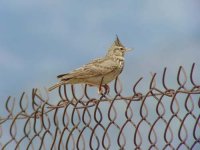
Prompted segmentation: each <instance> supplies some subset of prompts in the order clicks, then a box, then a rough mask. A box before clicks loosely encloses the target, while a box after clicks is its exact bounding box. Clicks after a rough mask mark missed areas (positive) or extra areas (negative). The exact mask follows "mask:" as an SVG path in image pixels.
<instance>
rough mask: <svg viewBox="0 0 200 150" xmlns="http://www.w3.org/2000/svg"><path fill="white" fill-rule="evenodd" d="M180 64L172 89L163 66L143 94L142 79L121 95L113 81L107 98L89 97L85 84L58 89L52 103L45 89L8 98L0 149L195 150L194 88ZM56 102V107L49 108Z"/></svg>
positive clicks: (197, 112) (197, 95)
mask: <svg viewBox="0 0 200 150" xmlns="http://www.w3.org/2000/svg"><path fill="white" fill-rule="evenodd" d="M194 70H195V64H193V65H192V67H191V70H190V73H189V75H187V73H186V71H185V69H184V68H183V67H182V66H180V67H179V69H178V72H177V77H176V81H177V83H176V84H177V88H176V89H175V88H170V87H169V86H168V85H167V79H166V75H167V68H164V71H163V73H162V80H161V82H159V83H161V85H162V87H160V86H159V87H157V82H158V81H157V80H156V76H157V75H156V74H152V78H151V80H150V82H149V88H148V89H147V91H146V92H140V91H139V90H138V89H139V88H138V87H139V86H141V85H144V84H145V85H146V83H143V82H142V81H143V78H140V79H138V81H136V82H135V84H134V85H133V86H132V94H130V95H129V96H124V94H123V90H124V89H123V87H122V83H121V82H120V80H119V79H116V80H115V83H114V87H113V91H112V92H113V93H114V94H112V95H110V94H107V91H105V94H102V95H97V96H94V95H92V94H91V92H89V91H90V89H89V87H87V85H85V86H83V87H82V91H80V90H75V87H74V86H73V85H64V86H62V87H60V88H59V89H58V94H57V97H56V98H55V97H54V98H52V99H54V100H53V102H54V103H52V100H51V98H50V97H49V93H48V92H47V91H45V92H43V93H42V92H41V91H40V90H38V89H33V90H32V93H31V97H28V96H27V93H25V92H24V93H22V95H21V97H20V98H19V100H17V99H16V98H12V97H10V96H9V97H8V98H7V100H6V102H5V107H4V106H3V105H1V109H2V110H4V113H3V114H0V149H16V150H17V149H42V150H45V149H54V150H57V149H86V150H87V149H199V148H200V85H199V83H197V82H196V81H195V79H194ZM55 102H57V104H55Z"/></svg>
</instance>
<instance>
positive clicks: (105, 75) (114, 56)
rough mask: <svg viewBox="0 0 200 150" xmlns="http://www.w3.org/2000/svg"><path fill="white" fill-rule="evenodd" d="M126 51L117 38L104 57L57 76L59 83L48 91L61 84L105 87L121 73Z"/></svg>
mask: <svg viewBox="0 0 200 150" xmlns="http://www.w3.org/2000/svg"><path fill="white" fill-rule="evenodd" d="M128 50H129V49H127V48H125V47H124V46H123V45H122V43H121V42H120V40H119V38H118V37H117V38H116V40H115V41H114V43H113V44H112V46H111V47H110V48H109V49H108V52H107V54H106V56H105V57H102V58H98V59H95V60H93V61H91V62H90V63H88V64H86V65H84V66H82V67H80V68H78V69H75V70H74V71H72V72H70V73H66V74H61V75H58V76H57V78H58V79H59V82H58V83H56V84H55V85H54V86H52V87H50V88H49V91H51V90H53V89H55V88H57V87H59V86H61V85H63V84H79V83H85V84H88V85H92V86H99V85H100V84H101V85H107V84H108V83H109V82H111V81H112V80H114V79H115V78H116V77H117V76H118V75H119V74H120V73H121V71H122V69H123V67H124V53H125V52H126V51H128Z"/></svg>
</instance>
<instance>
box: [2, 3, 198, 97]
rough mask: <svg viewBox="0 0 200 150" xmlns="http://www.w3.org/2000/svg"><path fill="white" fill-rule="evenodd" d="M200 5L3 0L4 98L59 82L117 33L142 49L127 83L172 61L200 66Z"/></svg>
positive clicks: (132, 59)
mask: <svg viewBox="0 0 200 150" xmlns="http://www.w3.org/2000/svg"><path fill="white" fill-rule="evenodd" d="M199 8H200V2H199V1H198V0H191V1H188V0H176V1H174V0H163V1H160V0H151V1H141V0H125V1H122V0H121V1H120V0H110V1H105V0H102V1H88V0H86V1H76V0H75V1H72V0H66V1H63V0H58V1H53V0H48V1H47V0H43V1H41V0H34V1H33V0H30V1H27V0H18V1H14V0H10V1H7V0H2V1H1V2H0V72H1V73H0V91H1V92H0V96H1V99H5V98H7V96H8V95H14V96H15V95H19V93H21V92H22V91H24V90H30V89H31V88H33V87H39V88H41V87H49V86H51V85H52V84H53V83H55V82H56V75H58V74H61V73H65V72H69V71H71V70H73V69H75V68H77V67H80V66H81V65H82V64H84V63H87V62H89V61H90V60H91V59H94V58H96V57H100V56H103V55H105V53H106V49H107V48H108V47H109V46H110V45H111V44H112V42H113V40H114V39H115V35H116V34H118V36H119V37H120V39H121V41H122V43H124V45H125V46H127V47H131V48H134V51H133V52H130V53H129V54H127V55H126V67H125V70H124V72H123V74H122V77H121V78H122V80H123V81H124V82H126V80H125V79H126V78H130V80H131V81H133V82H132V83H134V82H135V81H136V80H137V79H138V78H139V77H140V76H149V75H150V72H160V73H161V71H162V70H163V68H164V67H165V66H167V67H168V68H169V70H170V72H172V73H173V72H174V73H175V72H176V71H177V68H178V66H179V65H183V66H185V67H186V68H190V66H191V65H192V63H193V62H196V63H197V66H200V61H199V58H200V57H199V56H200V30H199V29H200V17H199V14H200V9H199ZM198 64H199V65H198ZM127 82H128V81H127Z"/></svg>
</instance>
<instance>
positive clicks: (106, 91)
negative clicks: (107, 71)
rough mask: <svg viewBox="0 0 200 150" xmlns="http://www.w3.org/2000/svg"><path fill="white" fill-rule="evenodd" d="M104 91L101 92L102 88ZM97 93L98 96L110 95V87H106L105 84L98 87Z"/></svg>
mask: <svg viewBox="0 0 200 150" xmlns="http://www.w3.org/2000/svg"><path fill="white" fill-rule="evenodd" d="M102 87H103V88H104V89H105V91H104V90H103V88H102ZM98 93H99V94H100V95H102V94H109V93H110V87H109V86H108V85H107V84H105V85H100V86H99V89H98Z"/></svg>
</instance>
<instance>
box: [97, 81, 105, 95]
mask: <svg viewBox="0 0 200 150" xmlns="http://www.w3.org/2000/svg"><path fill="white" fill-rule="evenodd" d="M103 78H104V77H102V78H101V82H100V84H99V89H98V93H99V94H104V93H103V90H102V83H103Z"/></svg>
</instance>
